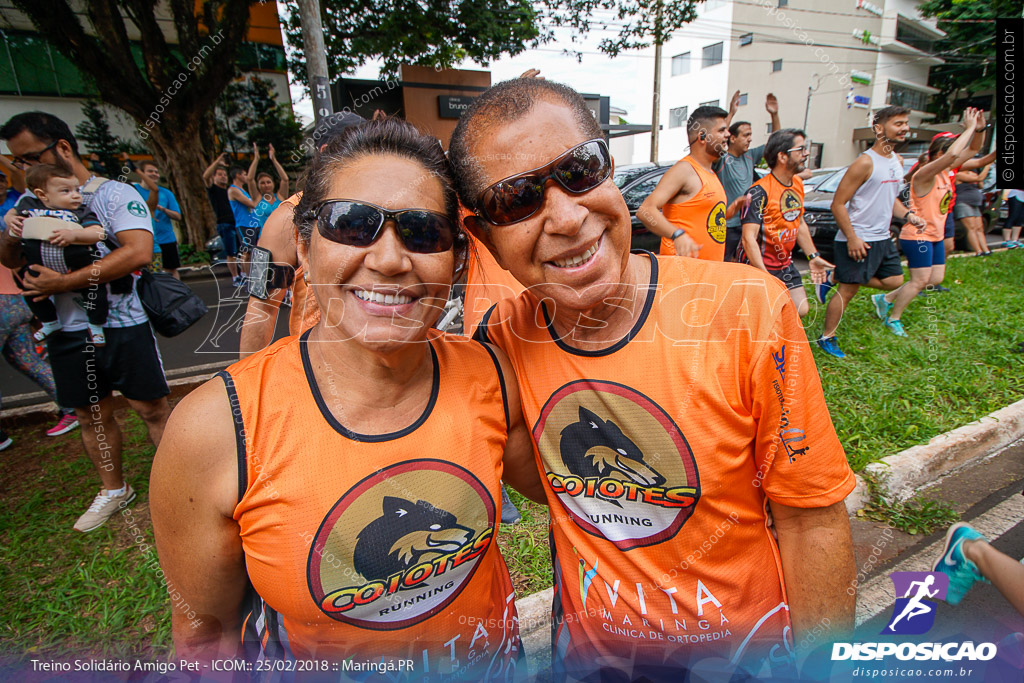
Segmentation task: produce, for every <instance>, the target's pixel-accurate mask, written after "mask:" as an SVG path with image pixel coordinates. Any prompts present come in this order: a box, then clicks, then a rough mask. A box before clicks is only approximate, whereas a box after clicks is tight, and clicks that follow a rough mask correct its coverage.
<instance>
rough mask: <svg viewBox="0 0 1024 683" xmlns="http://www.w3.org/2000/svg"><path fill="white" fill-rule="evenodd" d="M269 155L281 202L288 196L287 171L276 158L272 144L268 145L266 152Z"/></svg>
mask: <svg viewBox="0 0 1024 683" xmlns="http://www.w3.org/2000/svg"><path fill="white" fill-rule="evenodd" d="M267 156H269V157H270V163H272V164H273V165H274V170H275V171H277V178H278V181H279V182H278V185H277V198H278V199H280V200H281V201H282V202H283V201H284V200H286V199H288V197H289V196H290V195H289V194H288V173H287V172H285V170H284V166H282V165H281V164H280V163H279V162H278V160H277V154H276V153H275V152H274V146H273V145H270V149H269V151H268V153H267Z"/></svg>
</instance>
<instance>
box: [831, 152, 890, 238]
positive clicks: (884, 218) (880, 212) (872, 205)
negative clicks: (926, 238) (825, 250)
mask: <svg viewBox="0 0 1024 683" xmlns="http://www.w3.org/2000/svg"><path fill="white" fill-rule="evenodd" d="M864 154H866V155H867V157H868V159H870V160H871V175H870V176H868V179H867V180H865V181H864V184H863V185H861V186H860V187H859V188H857V191H856V192H854V194H853V198H852V199H850V201H849V202H847V204H846V210H847V212H848V213H849V214H850V223H851V224H852V225H853V232H854V233H855V234H856V235H857V237H859V238H861V239H862V240H864V241H865V242H877V241H879V240H887V239H889V223H891V222H892V205H893V203H894V202H895V201H896V197H898V196H899V194H900V188H901V187H902V186H903V166H902V164H900V160H899V158H898V157H897V156H896V155H895V154H893V155H892V156H890V157H889V158H888V159H886V158H885V157H883V156H882V155H881V154H879V153H878V152H876V151H874V150H872V149H869V150H868V151H866V152H864ZM836 241H837V242H845V241H846V235H844V234H843V231H842V230H840V231H839V232H837V233H836Z"/></svg>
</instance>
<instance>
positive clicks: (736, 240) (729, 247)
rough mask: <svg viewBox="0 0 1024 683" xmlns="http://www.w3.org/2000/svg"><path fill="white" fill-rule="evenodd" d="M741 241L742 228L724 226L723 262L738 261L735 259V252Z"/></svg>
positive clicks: (738, 226) (740, 226) (739, 226)
mask: <svg viewBox="0 0 1024 683" xmlns="http://www.w3.org/2000/svg"><path fill="white" fill-rule="evenodd" d="M742 241H743V226H742V225H737V226H736V227H730V226H726V228H725V260H726V261H729V262H735V261H738V259H737V258H736V250H737V249H739V246H740V242H742Z"/></svg>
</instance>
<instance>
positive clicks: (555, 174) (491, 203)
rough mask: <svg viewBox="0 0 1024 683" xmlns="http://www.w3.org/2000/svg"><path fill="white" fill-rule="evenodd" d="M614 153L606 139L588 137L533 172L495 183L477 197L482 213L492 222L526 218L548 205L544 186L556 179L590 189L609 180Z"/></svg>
mask: <svg viewBox="0 0 1024 683" xmlns="http://www.w3.org/2000/svg"><path fill="white" fill-rule="evenodd" d="M611 172H612V156H611V153H610V152H609V151H608V145H607V143H605V141H604V140H600V139H597V140H587V141H586V142H584V143H581V144H579V145H576V146H575V147H573V148H572V149H570V150H568V151H567V152H565V154H562V155H561V156H559V157H557V158H556V159H554V160H553V161H551V162H549V163H547V164H545V165H544V166H541V167H540V168H535V169H533V170H532V171H526V172H525V173H519V174H516V175H513V176H509V177H508V178H505V179H503V180H499V181H498V182H496V183H494V184H493V185H491V186H490V187H488V188H487V189H485V190H484V191H483V192H481V193H480V196H479V197H478V198H477V202H476V206H477V211H478V212H479V214H480V216H481V217H482V218H483V219H484V220H485V221H487V222H488V223H490V224H492V225H511V224H512V223H518V222H519V221H523V220H526V219H527V218H529V217H530V216H532V215H534V214H535V213H537V212H538V211H540V208H541V206H543V205H544V186H545V185H546V184H547V182H548V180H549V179H554V180H555V182H557V183H558V184H559V185H561V186H562V187H564V188H565V189H566V191H568V192H571V193H573V194H583V193H584V192H589V191H590V190H593V189H594V188H595V187H597V186H598V185H600V184H601V183H603V182H604V181H605V180H607V179H608V176H609V175H611Z"/></svg>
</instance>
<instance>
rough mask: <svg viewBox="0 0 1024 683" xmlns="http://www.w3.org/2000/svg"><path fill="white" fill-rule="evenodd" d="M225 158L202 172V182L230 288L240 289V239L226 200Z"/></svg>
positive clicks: (229, 204)
mask: <svg viewBox="0 0 1024 683" xmlns="http://www.w3.org/2000/svg"><path fill="white" fill-rule="evenodd" d="M227 156H228V153H227V152H222V153H221V155H220V156H219V157H217V158H216V159H214V160H213V162H212V163H211V164H210V165H209V166H207V167H206V170H205V171H203V182H204V183H205V184H206V193H207V195H209V197H210V206H212V207H213V214H214V217H215V219H216V221H217V234H218V235H219V236H220V241H221V244H222V245H223V247H224V260H225V261H226V262H227V266H228V272H229V273H231V286H233V287H240V286H241V285H242V279H241V276H240V275H239V274H238V243H239V241H240V237H239V234H238V228H236V227H235V212H234V211H232V210H231V201H230V200H229V199H228V169H227V167H226V166H224V164H225V163H227Z"/></svg>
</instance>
